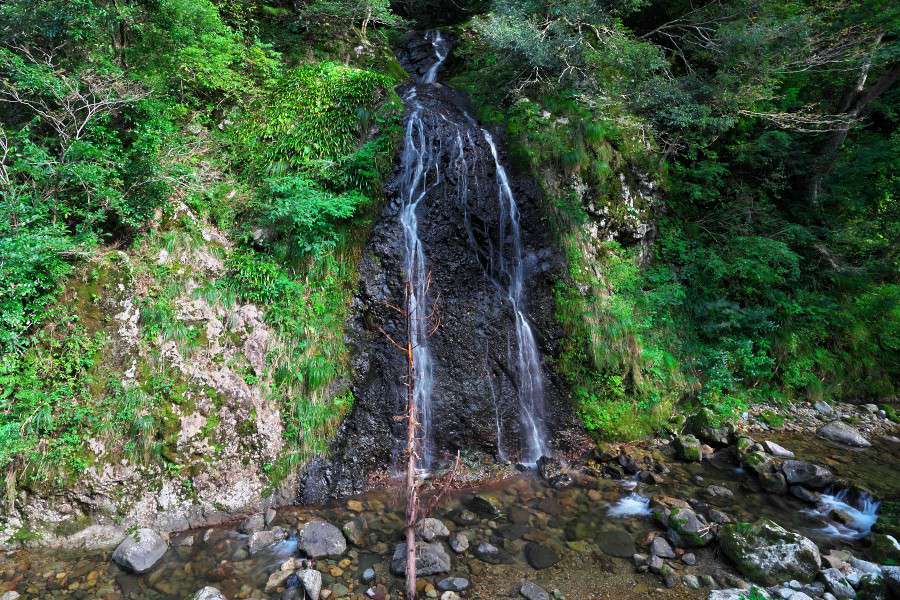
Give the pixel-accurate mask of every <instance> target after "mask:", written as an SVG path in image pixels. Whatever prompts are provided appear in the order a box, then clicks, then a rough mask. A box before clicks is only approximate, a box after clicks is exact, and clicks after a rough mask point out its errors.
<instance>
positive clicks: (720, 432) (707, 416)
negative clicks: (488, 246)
mask: <svg viewBox="0 0 900 600" xmlns="http://www.w3.org/2000/svg"><path fill="white" fill-rule="evenodd" d="M718 424H719V419H717V418H716V416H715V414H714V413H713V411H711V410H710V409H708V408H701V409H700V410H699V411H698V412H696V413H695V414H693V415H691V417H690V418H689V419H688V420H687V427H688V430H689V431H690V432H691V433H693V434H694V435H696V436H697V437H698V438H699V439H700V440H701V441H704V442H706V443H707V444H711V445H713V446H717V447H719V448H721V447H724V446H727V445H728V443H729V441H730V439H731V430H730V428H729V427H727V426H717V425H718Z"/></svg>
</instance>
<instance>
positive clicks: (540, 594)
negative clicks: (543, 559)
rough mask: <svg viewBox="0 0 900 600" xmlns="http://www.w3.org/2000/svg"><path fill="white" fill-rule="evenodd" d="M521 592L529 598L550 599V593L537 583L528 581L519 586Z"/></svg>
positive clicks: (536, 599) (529, 599)
mask: <svg viewBox="0 0 900 600" xmlns="http://www.w3.org/2000/svg"><path fill="white" fill-rule="evenodd" d="M519 594H520V595H522V596H523V597H524V598H526V599H527V600H550V594H548V593H547V591H546V590H544V588H542V587H541V586H539V585H538V584H536V583H532V582H530V581H526V582H525V583H523V584H522V587H520V588H519Z"/></svg>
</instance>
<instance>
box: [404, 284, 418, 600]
mask: <svg viewBox="0 0 900 600" xmlns="http://www.w3.org/2000/svg"><path fill="white" fill-rule="evenodd" d="M409 295H410V286H409V284H407V286H406V303H405V310H406V455H407V459H406V461H407V462H406V597H407V599H408V600H414V599H415V597H416V522H417V521H418V514H417V513H418V511H419V485H418V481H417V479H416V469H417V464H416V463H417V461H416V430H417V428H418V425H419V424H418V422H417V420H416V419H417V416H416V399H415V383H416V380H415V378H416V373H415V363H414V361H415V354H414V352H413V351H414V349H415V348H414V343H415V342H414V341H413V339H412V327H411V325H412V323H411V321H410V320H411V318H412V317H411V315H410V307H409Z"/></svg>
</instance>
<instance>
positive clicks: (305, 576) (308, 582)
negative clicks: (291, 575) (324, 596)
mask: <svg viewBox="0 0 900 600" xmlns="http://www.w3.org/2000/svg"><path fill="white" fill-rule="evenodd" d="M297 577H299V578H300V585H302V586H303V589H304V590H306V596H307V598H309V600H319V596H320V595H321V593H322V574H321V573H319V572H318V571H316V570H315V569H303V570H301V571H297Z"/></svg>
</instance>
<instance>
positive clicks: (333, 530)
mask: <svg viewBox="0 0 900 600" xmlns="http://www.w3.org/2000/svg"><path fill="white" fill-rule="evenodd" d="M297 548H298V549H300V551H302V552H304V553H305V554H306V555H307V556H309V557H310V558H322V557H326V556H341V555H342V554H343V553H344V552H346V551H347V540H345V539H344V534H343V533H341V530H340V529H338V528H337V527H335V526H334V525H332V524H331V523H328V522H326V521H312V522H311V523H307V524H306V525H305V526H304V527H303V530H302V531H301V532H300V535H299V536H298V538H297Z"/></svg>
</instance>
